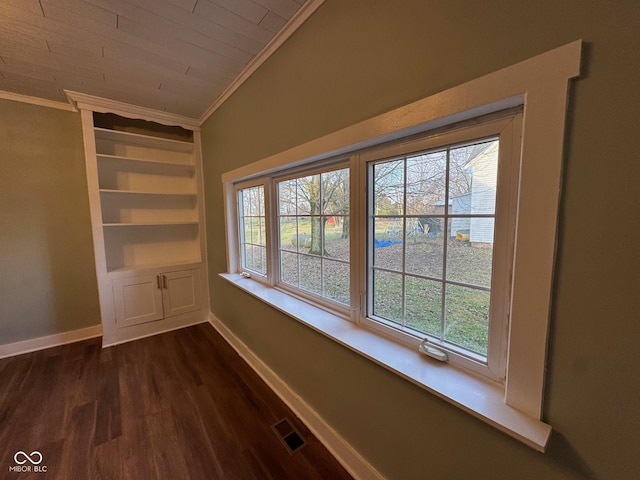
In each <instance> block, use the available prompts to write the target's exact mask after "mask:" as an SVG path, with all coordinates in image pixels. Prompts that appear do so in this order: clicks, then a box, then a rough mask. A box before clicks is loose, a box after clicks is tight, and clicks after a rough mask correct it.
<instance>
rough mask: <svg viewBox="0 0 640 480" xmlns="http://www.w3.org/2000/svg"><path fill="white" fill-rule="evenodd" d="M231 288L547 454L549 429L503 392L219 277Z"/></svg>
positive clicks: (253, 284)
mask: <svg viewBox="0 0 640 480" xmlns="http://www.w3.org/2000/svg"><path fill="white" fill-rule="evenodd" d="M220 276H221V277H222V278H224V279H225V280H227V281H228V282H229V283H231V284H232V285H235V286H236V287H238V288H240V289H242V290H244V291H245V292H247V293H249V294H251V295H253V296H254V297H256V298H258V299H260V300H262V301H263V302H265V303H266V304H267V305H270V306H272V307H273V308H275V309H277V310H279V311H281V312H282V313H284V314H286V315H288V316H289V317H291V318H293V319H295V320H298V321H300V322H302V323H304V324H305V325H307V326H309V327H311V328H313V329H314V330H316V331H318V332H320V333H322V334H323V335H325V336H327V337H329V338H331V339H332V340H334V341H336V342H338V343H340V344H341V345H344V346H345V347H347V348H349V349H350V350H352V351H354V352H356V353H358V354H360V355H362V356H364V357H366V358H368V359H369V360H371V361H373V362H375V363H377V364H378V365H381V366H382V367H384V368H386V369H388V370H390V371H392V372H394V373H396V374H398V375H400V376H401V377H403V378H405V379H406V380H408V381H410V382H412V383H414V384H415V385H418V386H419V387H421V388H424V389H425V390H427V391H429V392H431V393H432V394H434V395H436V396H438V397H440V398H442V399H443V400H445V401H447V402H449V403H451V404H452V405H455V406H457V407H458V408H461V409H462V410H464V411H466V412H468V413H470V414H471V415H473V416H474V417H476V418H479V419H480V420H482V421H484V422H486V423H488V424H489V425H492V426H494V427H495V428H497V429H498V430H501V431H503V432H504V433H506V434H508V435H510V436H512V437H513V438H516V439H517V440H520V441H521V442H523V443H525V444H526V445H528V446H530V447H532V448H534V449H535V450H538V451H540V452H543V451H544V450H545V447H546V445H547V441H548V440H549V436H550V435H551V427H550V426H549V425H547V424H545V423H544V422H542V421H540V420H537V419H535V418H531V417H529V416H527V415H525V414H524V413H522V412H520V411H518V410H516V409H514V408H513V407H510V406H509V405H507V404H506V403H505V402H504V388H503V387H502V386H501V385H498V384H496V383H493V382H491V381H489V380H486V379H483V378H481V377H478V376H476V375H474V374H473V373H471V372H468V371H465V370H463V369H458V368H455V367H453V366H452V365H443V364H441V363H439V362H437V361H435V360H431V359H429V358H428V357H426V356H425V355H422V354H420V353H419V352H418V351H416V350H413V349H411V348H409V347H407V346H404V345H401V344H399V343H396V342H394V341H393V340H391V339H389V338H386V337H383V336H380V335H378V334H376V333H373V332H372V331H370V330H367V329H365V328H363V327H360V326H357V325H355V324H353V323H352V322H349V321H345V320H343V319H341V318H339V317H338V316H336V315H333V314H331V313H329V312H327V311H325V310H322V309H320V308H318V307H315V306H313V305H311V304H308V303H306V302H303V301H302V300H299V299H297V298H295V297H293V296H291V295H288V294H286V293H284V292H282V291H281V290H278V289H275V288H271V287H268V286H266V285H263V284H261V283H260V282H257V281H255V280H252V279H249V278H245V277H242V276H241V275H239V274H228V273H222V274H220Z"/></svg>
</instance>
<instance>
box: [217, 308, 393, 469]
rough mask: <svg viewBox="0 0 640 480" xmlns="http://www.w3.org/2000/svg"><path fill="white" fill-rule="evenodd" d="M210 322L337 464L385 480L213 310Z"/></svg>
mask: <svg viewBox="0 0 640 480" xmlns="http://www.w3.org/2000/svg"><path fill="white" fill-rule="evenodd" d="M209 323H211V325H213V328H215V329H216V331H217V332H218V333H220V335H222V337H223V338H224V339H225V340H226V341H227V343H229V345H231V346H232V347H233V349H234V350H235V351H236V352H237V353H238V355H240V357H242V359H244V361H245V362H247V363H248V364H249V366H250V367H251V368H252V369H253V370H254V371H255V372H256V373H257V374H258V375H259V376H260V378H262V380H263V381H264V382H265V383H266V384H267V386H268V387H269V388H270V389H271V390H273V392H275V394H276V395H278V397H279V398H280V399H281V400H282V401H283V402H284V403H285V404H286V405H287V406H288V407H289V408H290V409H291V410H293V412H294V413H295V414H296V416H297V417H298V418H299V419H300V420H302V422H304V424H305V425H306V426H307V427H308V428H309V430H311V432H312V433H313V434H314V435H315V437H316V438H317V439H318V440H320V442H321V443H322V444H323V445H324V446H325V447H326V448H327V450H329V452H330V453H331V454H332V455H333V456H334V457H335V458H336V460H338V462H340V464H341V465H342V466H343V467H344V468H345V469H346V470H347V471H348V472H349V474H350V475H351V476H352V477H353V478H355V479H357V480H384V478H385V477H384V476H383V475H382V474H381V473H380V472H378V471H377V470H376V469H375V468H374V467H373V466H372V465H371V464H370V463H369V462H367V461H366V460H365V459H364V458H363V457H362V456H361V455H360V454H359V453H358V452H357V451H356V450H355V449H354V448H353V447H352V446H351V445H349V443H347V441H346V440H345V439H344V438H342V436H341V435H340V434H339V433H338V432H336V431H335V430H334V429H333V428H332V427H331V426H330V425H329V424H328V423H326V422H325V421H324V419H323V418H322V417H321V416H320V415H319V414H318V413H317V412H316V411H315V410H313V408H311V406H310V405H309V404H308V403H307V402H305V401H304V399H302V398H301V397H300V396H299V395H298V394H297V393H296V392H294V391H293V390H292V389H291V387H289V386H288V385H287V384H286V383H285V382H284V381H283V380H282V379H281V378H280V377H279V376H278V375H277V374H276V373H275V372H274V371H273V370H271V369H270V368H269V367H268V366H267V365H266V364H265V363H264V362H263V361H262V360H260V358H258V357H257V356H256V355H255V354H254V353H253V351H251V349H250V348H249V347H248V346H247V345H246V344H244V343H243V342H242V340H240V339H239V338H238V337H236V336H235V334H234V333H233V332H232V331H231V330H229V328H228V327H227V326H226V325H225V324H224V323H222V321H221V320H220V319H219V318H218V317H216V316H215V315H214V314H213V313H209Z"/></svg>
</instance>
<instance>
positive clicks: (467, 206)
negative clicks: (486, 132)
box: [433, 142, 498, 244]
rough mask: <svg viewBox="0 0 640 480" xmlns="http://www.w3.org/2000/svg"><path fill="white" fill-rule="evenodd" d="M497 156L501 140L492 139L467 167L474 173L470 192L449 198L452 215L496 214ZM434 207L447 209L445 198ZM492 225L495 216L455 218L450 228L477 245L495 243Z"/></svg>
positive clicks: (458, 235) (461, 237) (451, 233)
mask: <svg viewBox="0 0 640 480" xmlns="http://www.w3.org/2000/svg"><path fill="white" fill-rule="evenodd" d="M497 155H498V142H491V143H488V144H487V145H486V146H485V147H484V148H483V149H481V150H480V151H479V152H478V153H477V154H476V155H474V156H473V157H472V158H471V160H469V161H468V162H467V164H466V165H465V166H464V168H465V170H467V171H468V172H469V173H470V176H471V191H470V192H465V193H461V194H459V195H452V196H451V197H450V198H449V208H450V209H451V213H452V214H453V215H465V214H477V215H482V214H490V215H492V214H494V213H495V204H496V183H497V174H498V157H497ZM433 207H440V208H442V209H443V210H444V208H443V207H444V200H441V201H439V202H436V203H434V204H433ZM493 226H494V219H493V218H468V217H467V218H453V219H452V220H451V224H450V227H449V236H450V237H457V238H459V239H463V240H467V241H470V242H471V243H474V244H492V243H493ZM467 235H468V237H467Z"/></svg>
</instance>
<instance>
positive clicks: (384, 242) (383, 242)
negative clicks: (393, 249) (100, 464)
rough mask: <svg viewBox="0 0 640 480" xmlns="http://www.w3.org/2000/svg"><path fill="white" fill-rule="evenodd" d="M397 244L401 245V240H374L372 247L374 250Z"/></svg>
mask: <svg viewBox="0 0 640 480" xmlns="http://www.w3.org/2000/svg"><path fill="white" fill-rule="evenodd" d="M399 243H402V240H374V241H373V246H374V247H375V248H382V247H390V246H391V245H397V244H399Z"/></svg>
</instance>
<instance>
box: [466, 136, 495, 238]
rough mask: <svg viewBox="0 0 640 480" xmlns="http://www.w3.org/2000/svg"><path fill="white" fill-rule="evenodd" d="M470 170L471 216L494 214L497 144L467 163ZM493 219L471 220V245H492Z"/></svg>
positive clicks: (491, 145)
mask: <svg viewBox="0 0 640 480" xmlns="http://www.w3.org/2000/svg"><path fill="white" fill-rule="evenodd" d="M467 168H468V169H471V205H470V207H471V209H470V211H469V212H468V213H472V214H494V213H495V208H496V184H497V181H498V142H491V143H490V144H488V147H487V148H486V149H485V150H483V151H481V152H480V153H479V154H478V155H477V156H476V157H474V158H472V159H471V160H470V161H469V163H467ZM493 226H494V219H493V218H471V219H470V227H469V240H470V241H471V243H493Z"/></svg>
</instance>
